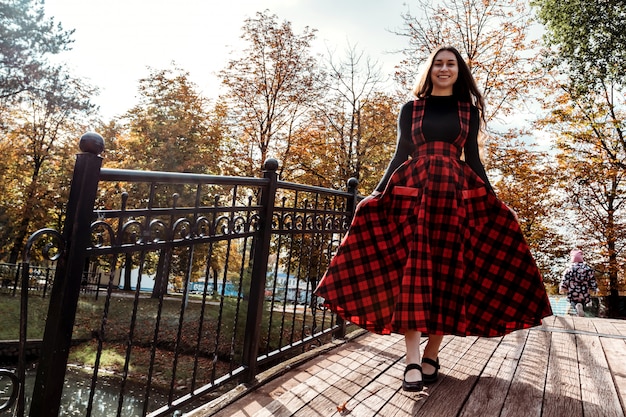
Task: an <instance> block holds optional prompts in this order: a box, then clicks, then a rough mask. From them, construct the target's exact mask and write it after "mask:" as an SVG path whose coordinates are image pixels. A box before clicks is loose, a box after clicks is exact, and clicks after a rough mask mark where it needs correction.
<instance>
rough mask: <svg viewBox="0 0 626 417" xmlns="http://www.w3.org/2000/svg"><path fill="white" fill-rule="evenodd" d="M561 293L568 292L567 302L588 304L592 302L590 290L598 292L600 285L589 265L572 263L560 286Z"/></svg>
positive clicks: (564, 273)
mask: <svg viewBox="0 0 626 417" xmlns="http://www.w3.org/2000/svg"><path fill="white" fill-rule="evenodd" d="M559 290H560V291H563V290H565V291H567V300H568V301H569V302H570V303H571V302H574V303H583V305H585V304H588V303H589V302H590V301H591V296H590V295H589V290H593V291H597V290H598V284H597V283H596V278H595V276H594V274H593V270H592V269H591V268H590V267H589V265H587V264H585V263H582V262H579V263H572V264H571V265H570V266H569V267H568V268H567V269H566V270H565V271H564V272H563V279H562V280H561V284H560V285H559Z"/></svg>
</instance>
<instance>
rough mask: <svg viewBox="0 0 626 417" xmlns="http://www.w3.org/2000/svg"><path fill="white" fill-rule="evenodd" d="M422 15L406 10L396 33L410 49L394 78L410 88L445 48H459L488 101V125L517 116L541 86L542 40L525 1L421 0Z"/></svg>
mask: <svg viewBox="0 0 626 417" xmlns="http://www.w3.org/2000/svg"><path fill="white" fill-rule="evenodd" d="M415 3H417V10H418V14H415V15H414V14H412V13H411V12H410V11H407V12H406V13H404V14H403V15H402V18H403V20H404V24H403V26H402V28H401V29H399V30H397V31H396V32H395V33H397V34H398V35H400V36H404V37H406V38H407V40H408V43H409V46H408V47H407V48H405V49H404V50H402V51H401V52H402V54H403V55H404V57H405V58H404V59H403V61H402V63H401V65H400V66H399V68H398V70H397V73H396V77H397V79H398V81H399V83H400V85H401V86H402V87H404V88H405V89H406V90H408V89H410V87H411V85H412V84H413V83H414V82H415V80H416V77H417V75H418V72H419V70H420V69H421V68H420V66H421V65H422V64H423V63H424V62H425V61H426V59H427V58H428V56H429V55H430V53H431V52H432V51H433V50H435V49H436V48H437V47H439V46H442V45H451V46H454V47H456V48H457V49H458V50H459V52H460V53H461V55H463V56H464V57H465V58H466V61H467V64H468V65H469V67H470V70H471V71H472V74H473V76H474V78H475V79H476V81H477V83H478V85H479V87H480V89H481V91H482V93H483V95H484V97H485V101H486V102H487V113H486V118H487V121H490V120H491V119H493V118H494V117H498V118H503V117H505V116H508V115H510V114H511V113H512V112H515V110H516V108H517V107H516V106H517V105H518V104H519V102H520V100H523V99H524V98H526V97H528V96H529V95H530V93H531V92H532V88H533V87H536V86H537V85H538V83H539V82H540V79H539V77H538V75H537V74H536V70H535V68H536V67H537V65H536V64H537V62H538V59H537V54H536V53H533V49H534V48H536V47H537V46H538V41H537V40H536V39H532V38H531V36H530V29H531V26H532V24H533V23H534V18H533V15H532V11H531V9H530V7H529V6H528V2H527V1H526V0H439V1H436V2H432V1H428V0H417V1H416V2H415Z"/></svg>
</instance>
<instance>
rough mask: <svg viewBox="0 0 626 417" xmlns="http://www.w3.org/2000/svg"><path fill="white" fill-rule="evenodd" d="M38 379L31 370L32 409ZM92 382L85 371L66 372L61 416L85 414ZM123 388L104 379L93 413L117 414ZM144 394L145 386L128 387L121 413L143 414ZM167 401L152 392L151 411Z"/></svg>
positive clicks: (95, 415)
mask: <svg viewBox="0 0 626 417" xmlns="http://www.w3.org/2000/svg"><path fill="white" fill-rule="evenodd" d="M3 382H4V381H3ZM34 383H35V373H34V372H32V373H31V372H29V373H28V374H27V376H26V390H25V392H26V410H28V409H29V405H30V399H31V397H30V396H31V394H32V391H33V385H34ZM90 384H91V380H90V379H85V378H84V377H83V376H82V375H79V374H77V373H75V372H70V371H68V372H67V373H66V375H65V386H64V388H63V397H62V399H61V409H60V411H59V416H63V417H72V416H76V417H83V416H85V415H86V413H87V405H88V404H89V395H90ZM139 388H141V387H139ZM119 390H120V387H119V385H118V386H111V385H109V384H106V383H102V381H100V380H99V381H98V386H97V390H96V392H95V394H94V398H93V403H92V410H91V416H92V417H111V416H116V415H117V411H118V407H119ZM143 396H144V390H143V389H138V390H137V392H133V390H132V388H127V389H126V393H125V395H124V400H123V402H122V408H121V411H120V414H119V415H121V416H124V417H127V416H128V417H133V416H141V415H142V413H143V405H144V398H143ZM166 403H167V398H165V397H164V396H161V395H158V396H156V398H155V395H154V394H152V395H151V396H150V406H149V409H148V412H150V411H154V410H156V409H157V408H159V407H161V406H163V405H165V404H166Z"/></svg>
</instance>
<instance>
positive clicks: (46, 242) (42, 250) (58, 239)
mask: <svg viewBox="0 0 626 417" xmlns="http://www.w3.org/2000/svg"><path fill="white" fill-rule="evenodd" d="M35 251H37V252H36V253H38V254H39V255H41V257H42V258H43V259H47V260H49V261H56V260H57V259H59V258H60V257H61V255H62V254H63V252H64V251H65V239H64V238H63V236H62V235H61V233H59V232H58V231H57V230H55V229H39V230H37V231H36V232H35V233H33V234H32V235H30V237H29V238H28V241H27V242H26V246H25V247H24V252H23V260H24V262H30V258H31V255H32V253H33V252H35Z"/></svg>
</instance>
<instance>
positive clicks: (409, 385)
mask: <svg viewBox="0 0 626 417" xmlns="http://www.w3.org/2000/svg"><path fill="white" fill-rule="evenodd" d="M412 369H417V370H418V371H420V373H422V367H421V366H419V365H418V364H416V363H410V364H408V365H407V366H406V369H405V370H404V378H403V379H402V389H403V390H405V391H410V392H417V391H422V390H423V389H424V381H414V382H407V380H406V374H407V372H409V371H410V370H412ZM422 378H423V375H422Z"/></svg>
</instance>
